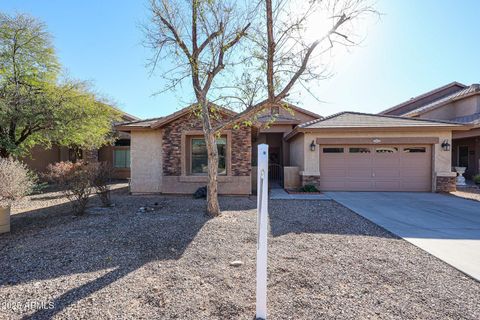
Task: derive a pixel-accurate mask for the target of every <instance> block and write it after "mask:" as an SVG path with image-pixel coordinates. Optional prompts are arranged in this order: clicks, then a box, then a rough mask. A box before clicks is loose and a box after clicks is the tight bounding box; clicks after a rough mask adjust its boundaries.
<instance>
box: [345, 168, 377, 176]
mask: <svg viewBox="0 0 480 320" xmlns="http://www.w3.org/2000/svg"><path fill="white" fill-rule="evenodd" d="M372 174H373V170H372V168H368V167H367V168H361V167H360V168H358V167H355V168H347V175H346V177H348V178H351V179H358V178H367V179H370V178H371V177H372Z"/></svg>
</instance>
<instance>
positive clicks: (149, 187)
mask: <svg viewBox="0 0 480 320" xmlns="http://www.w3.org/2000/svg"><path fill="white" fill-rule="evenodd" d="M222 110H223V111H222V117H224V118H223V119H228V118H230V117H233V116H235V113H234V112H232V111H229V110H227V109H222ZM257 120H258V121H256V124H255V125H254V126H251V127H241V128H230V129H227V130H225V131H224V132H222V133H221V136H220V138H219V139H218V149H219V154H220V165H219V172H221V174H220V176H219V178H218V180H219V185H220V186H219V192H220V193H221V194H238V195H247V194H251V193H252V192H254V191H255V190H254V189H255V185H256V184H255V181H256V177H255V173H256V170H255V168H256V167H255V166H256V157H255V152H256V146H257V145H258V144H259V143H267V144H268V145H269V162H270V163H269V180H270V184H271V185H281V186H283V187H285V188H295V187H299V186H301V185H306V184H313V185H315V186H316V187H317V188H319V189H320V190H323V191H327V190H345V191H351V190H355V191H431V192H435V191H452V190H454V189H455V177H456V173H455V172H452V152H451V149H450V148H446V144H451V141H452V132H463V131H465V130H468V129H469V127H468V126H465V125H463V124H461V123H456V122H452V121H447V120H426V119H417V118H408V117H400V116H394V115H375V114H364V113H356V112H342V113H339V114H336V115H333V116H330V117H327V118H322V117H321V116H319V115H317V114H315V113H312V112H310V111H308V110H305V109H302V108H298V107H296V106H293V105H288V107H287V108H283V107H280V106H273V107H270V108H267V109H265V110H264V111H263V112H262V113H261V114H260V115H259V116H258V119H257ZM272 121H273V122H272ZM267 124H268V125H267ZM201 128H202V127H201V122H200V120H199V118H198V116H196V115H195V114H193V113H192V111H191V108H190V107H187V108H184V109H182V110H180V111H178V112H175V113H173V114H171V115H169V116H166V117H161V118H155V119H148V120H142V121H133V122H126V123H123V124H120V125H119V126H117V130H119V131H122V132H126V133H129V134H130V135H131V192H132V193H166V194H171V193H172V194H189V193H193V192H194V191H195V190H196V189H197V188H199V187H201V186H204V185H206V182H207V177H206V165H207V155H206V149H205V145H204V141H203V137H202V130H201Z"/></svg>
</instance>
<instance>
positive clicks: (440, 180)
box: [435, 177, 457, 192]
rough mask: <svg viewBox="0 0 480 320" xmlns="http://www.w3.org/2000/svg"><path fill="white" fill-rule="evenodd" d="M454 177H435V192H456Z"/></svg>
mask: <svg viewBox="0 0 480 320" xmlns="http://www.w3.org/2000/svg"><path fill="white" fill-rule="evenodd" d="M456 183H457V179H456V177H437V181H436V190H435V191H437V192H452V191H456V190H457V184H456Z"/></svg>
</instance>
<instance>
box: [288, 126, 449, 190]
mask: <svg viewBox="0 0 480 320" xmlns="http://www.w3.org/2000/svg"><path fill="white" fill-rule="evenodd" d="M319 137H320V138H337V139H340V138H372V139H373V138H379V139H382V138H389V137H402V138H406V137H435V138H437V137H438V138H439V142H440V143H437V144H435V145H433V147H432V158H433V159H432V171H433V172H432V180H433V181H432V191H435V190H437V181H438V180H442V182H441V183H451V180H452V179H453V178H454V177H455V176H456V174H455V173H454V172H452V162H451V151H443V150H442V148H441V146H440V144H441V143H442V141H444V140H448V141H449V142H450V143H451V138H452V135H451V131H430V132H429V131H400V132H385V131H368V132H366V131H364V132H362V131H359V130H349V131H341V132H339V131H335V132H332V131H331V132H328V131H324V132H307V133H304V138H303V141H302V139H298V138H297V140H298V141H295V140H292V141H291V142H290V150H291V156H293V155H298V154H302V152H300V148H303V157H304V161H303V166H300V165H298V166H299V167H300V168H301V171H300V175H301V177H302V179H303V180H302V181H306V182H308V183H313V184H315V183H317V182H318V181H319V179H321V172H320V152H319V146H318V145H317V148H316V149H315V151H310V144H311V142H312V140H313V141H316V138H319ZM292 146H295V147H294V148H292ZM320 147H321V146H320ZM292 149H294V150H296V151H294V152H292ZM441 177H444V178H445V179H442V178H441ZM443 180H445V182H443Z"/></svg>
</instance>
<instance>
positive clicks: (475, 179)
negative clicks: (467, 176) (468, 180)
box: [473, 174, 480, 184]
mask: <svg viewBox="0 0 480 320" xmlns="http://www.w3.org/2000/svg"><path fill="white" fill-rule="evenodd" d="M473 182H475V183H476V184H480V174H477V175H476V176H474V177H473Z"/></svg>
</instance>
